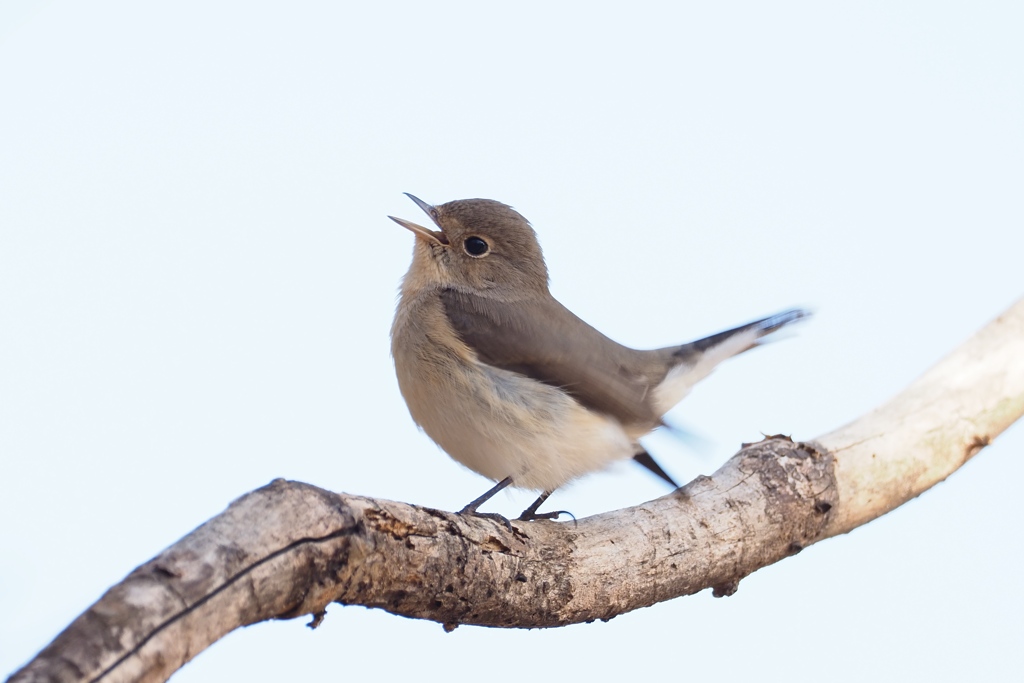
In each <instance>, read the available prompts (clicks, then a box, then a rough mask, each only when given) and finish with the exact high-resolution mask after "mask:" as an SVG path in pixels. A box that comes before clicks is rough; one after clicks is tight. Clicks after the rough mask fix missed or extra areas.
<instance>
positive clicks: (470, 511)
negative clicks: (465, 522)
mask: <svg viewBox="0 0 1024 683" xmlns="http://www.w3.org/2000/svg"><path fill="white" fill-rule="evenodd" d="M458 514H460V515H472V516H473V517H482V518H484V519H490V520H493V521H495V522H501V523H502V524H504V525H505V528H506V529H508V530H509V531H512V532H514V531H515V529H513V528H512V522H510V521H508V517H505V516H504V515H499V514H498V513H497V512H477V511H476V508H475V507H474V506H473V505H472V504H469V505H467V506H466V507H464V508H462V509H461V510H459V512H458Z"/></svg>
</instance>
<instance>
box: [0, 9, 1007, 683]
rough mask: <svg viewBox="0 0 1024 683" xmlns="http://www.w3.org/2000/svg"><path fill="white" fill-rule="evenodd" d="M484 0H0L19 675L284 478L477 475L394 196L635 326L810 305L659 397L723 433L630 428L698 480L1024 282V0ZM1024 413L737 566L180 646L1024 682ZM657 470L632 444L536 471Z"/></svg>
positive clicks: (620, 328) (505, 667)
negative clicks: (507, 226)
mask: <svg viewBox="0 0 1024 683" xmlns="http://www.w3.org/2000/svg"><path fill="white" fill-rule="evenodd" d="M498 7H499V6H498V5H484V4H481V3H469V2H467V3H450V2H435V3H337V2H335V3H330V2H289V3H283V2H281V3H270V2H228V1H226V0H223V1H222V0H206V1H205V2H194V1H184V0H179V1H177V2H147V3H139V2H126V1H125V2H108V1H101V0H97V1H94V2H89V3H83V2H69V1H58V0H52V1H49V2H43V1H38V2H24V1H20V0H19V1H14V0H2V1H0V482H2V483H3V495H2V496H0V547H3V548H4V550H3V552H2V553H0V606H2V609H0V674H3V675H7V674H9V673H11V672H13V671H14V670H15V669H16V668H18V667H19V666H21V665H22V664H23V663H24V662H25V661H27V660H28V659H29V658H30V657H32V656H33V655H34V654H35V653H36V652H37V651H38V650H40V649H41V648H42V647H44V646H45V645H46V644H47V643H48V642H49V641H50V640H51V639H52V638H53V637H54V636H56V635H57V633H58V632H59V631H60V630H61V629H62V628H64V627H65V626H66V625H67V624H68V623H69V622H70V621H71V620H72V619H73V618H74V617H75V616H76V615H78V614H79V613H80V612H81V611H82V610H84V609H85V608H86V607H88V606H89V605H90V604H91V603H92V602H93V601H95V600H96V599H97V598H98V597H99V596H100V595H101V594H102V593H103V592H104V591H105V590H106V589H107V588H108V587H109V586H111V585H112V584H114V583H116V582H117V581H119V580H120V579H121V578H122V577H124V576H125V575H126V574H127V573H128V572H130V571H131V570H132V569H133V568H134V567H135V566H137V565H138V564H140V563H142V562H144V561H145V560H147V559H149V558H150V557H151V556H153V555H154V554H156V553H157V552H159V551H160V550H161V549H163V548H164V547H166V546H168V545H170V544H171V543H173V542H175V541H176V540H177V539H179V538H180V537H182V536H183V535H185V534H186V533H188V532H189V531H190V530H191V529H193V528H194V527H195V526H197V525H198V524H200V523H202V522H203V521H204V520H206V519H207V518H209V517H211V516H213V515H215V514H217V513H218V512H220V511H222V510H223V509H224V508H225V507H226V505H227V504H228V503H229V502H230V501H232V500H233V499H235V498H236V497H238V496H239V495H241V494H243V493H245V492H246V491H249V490H251V489H253V488H256V487H259V486H261V485H263V484H266V483H267V482H269V481H270V480H272V479H274V478H275V477H287V478H291V479H297V480H301V481H306V482H309V483H312V484H316V485H318V486H321V487H324V488H328V489H332V490H336V491H346V492H349V493H354V494H365V495H372V496H378V497H382V498H390V499H395V500H403V501H407V502H410V503H417V504H423V505H430V506H434V507H439V508H443V509H448V510H454V509H459V508H460V507H462V506H463V505H464V504H465V503H467V502H468V501H469V500H471V499H472V498H475V497H476V496H477V495H479V494H480V493H482V492H483V491H484V490H485V489H486V488H488V486H489V485H490V482H488V481H486V480H484V479H483V478H481V477H479V476H477V475H475V474H473V473H472V472H469V471H467V470H465V469H463V468H462V467H461V466H459V465H458V464H456V463H455V462H453V461H452V460H450V459H449V458H448V457H447V456H446V455H444V453H442V452H441V451H439V450H438V449H437V448H436V447H435V446H434V445H433V444H432V443H431V442H430V440H429V439H428V438H427V437H426V436H425V435H423V434H422V433H420V432H418V431H417V429H416V427H415V425H414V424H413V423H412V421H411V419H410V418H409V415H408V412H407V411H406V408H405V405H404V404H403V402H402V399H401V396H400V395H399V393H398V389H397V385H396V382H395V378H394V370H393V367H392V364H391V359H390V357H389V341H388V331H389V327H390V323H391V316H392V314H393V312H394V304H395V296H396V290H397V287H398V283H399V280H400V278H401V276H402V274H403V273H404V272H405V269H406V268H407V267H408V263H409V260H410V256H411V250H412V241H413V237H412V235H411V234H409V233H408V232H407V231H405V230H402V229H401V228H399V227H398V226H396V225H395V224H394V223H392V222H391V221H389V220H388V219H387V218H386V215H387V214H392V215H396V216H401V217H406V218H409V219H412V220H417V221H418V220H420V219H421V215H420V213H419V211H418V209H416V207H415V206H414V205H413V204H412V203H411V202H409V201H408V200H407V199H406V198H405V197H404V196H403V195H402V192H412V193H414V194H416V195H418V196H420V197H422V198H423V199H425V200H427V201H429V202H434V203H440V202H444V201H448V200H451V199H458V198H466V197H488V198H492V199H498V200H501V201H504V202H506V203H509V204H512V205H514V206H515V207H516V208H517V209H518V210H519V211H520V212H521V213H523V214H524V215H525V216H526V217H527V218H529V219H530V220H531V221H532V223H533V225H534V227H535V228H536V230H537V232H538V235H539V237H540V241H541V244H542V246H543V247H544V250H545V254H546V256H547V261H548V267H549V270H550V272H551V275H552V282H551V284H552V291H553V292H554V294H555V296H556V297H558V298H559V299H560V300H561V301H562V302H563V303H565V304H566V305H567V306H569V307H570V308H571V309H573V310H574V311H575V312H576V313H577V314H579V315H580V316H582V317H583V318H584V319H586V320H588V321H589V322H591V323H592V324H594V325H595V326H596V327H598V328H599V329H601V330H602V331H603V332H605V333H606V334H608V335H609V336H611V337H613V338H615V339H617V340H619V341H622V342H624V343H628V344H632V345H635V346H659V345H666V344H670V343H678V342H683V341H687V340H690V339H693V338H696V337H700V336H704V335H707V334H711V333H713V332H717V331H719V330H721V329H723V328H726V327H729V326H732V325H735V324H738V323H743V322H746V321H749V320H751V319H753V318H756V317H759V316H763V315H767V314H771V313H774V312H776V311H778V310H782V309H784V308H788V307H791V306H796V305H801V306H809V307H811V308H813V309H814V310H815V311H816V316H815V317H814V319H812V320H811V321H810V322H808V323H807V324H805V325H801V326H800V327H799V329H795V330H794V331H793V333H791V334H789V335H787V337H788V338H787V339H785V340H783V341H780V342H779V343H777V344H771V345H769V346H768V347H767V348H765V349H762V350H758V351H756V352H753V353H750V354H747V355H746V356H744V357H742V358H740V359H736V360H734V361H731V362H730V363H729V364H728V365H727V366H725V367H723V368H721V369H720V370H719V371H717V372H716V373H714V374H713V375H712V376H711V377H710V378H708V379H707V380H706V381H705V382H704V383H703V384H702V385H700V387H699V388H698V389H697V390H696V391H695V392H694V393H693V394H692V395H691V396H690V397H689V398H688V399H687V400H686V401H684V402H683V404H681V406H680V407H679V408H677V409H676V410H675V411H674V412H673V413H672V417H673V419H675V420H676V421H677V422H679V423H681V424H683V425H685V426H686V427H687V428H688V429H690V430H692V431H695V432H697V433H698V434H700V435H701V436H702V437H703V438H704V439H706V440H707V441H708V442H709V443H710V446H709V447H708V448H707V449H706V452H703V453H695V452H693V451H692V450H690V449H688V448H687V447H686V446H685V445H683V444H680V443H678V442H676V441H674V440H673V439H672V438H671V437H665V436H662V435H655V436H654V437H652V438H651V439H650V440H649V441H648V445H649V447H650V448H651V450H652V452H653V453H654V454H655V457H657V458H658V460H659V461H660V462H661V463H662V464H663V465H664V466H665V468H666V469H668V470H669V471H670V472H671V473H672V474H673V475H674V476H676V477H677V478H678V479H682V480H689V479H692V478H693V477H695V476H696V475H698V474H702V473H704V474H708V473H711V472H713V471H714V470H715V469H717V468H718V466H720V465H721V464H722V463H723V462H724V461H725V460H726V459H727V458H728V456H729V455H730V454H732V453H733V452H734V451H735V450H736V448H737V447H738V446H739V444H740V443H741V442H744V441H753V440H756V439H757V438H759V435H760V434H761V433H762V432H764V433H770V434H772V433H786V434H792V435H793V437H794V438H796V439H812V438H815V437H817V436H820V435H822V434H824V433H826V432H828V431H830V430H831V429H833V428H835V427H837V426H839V425H841V424H843V423H845V422H847V421H849V420H851V419H854V418H856V417H857V416H858V415H860V414H862V413H863V412H865V411H867V410H870V409H871V408H873V407H874V406H876V405H878V404H879V403H881V402H883V401H884V400H886V399H887V398H889V397H890V396H892V395H893V394H895V393H896V392H897V391H899V390H900V389H901V388H903V387H904V386H905V385H906V384H907V383H909V382H910V381H911V380H912V379H913V378H914V377H916V376H917V375H919V374H920V373H921V372H923V371H924V370H925V369H927V368H928V367H929V366H930V365H932V364H933V363H934V362H936V361H937V360H938V359H939V358H941V357H942V356H943V355H944V354H946V353H947V352H949V351H951V350H952V349H953V348H955V347H956V346H957V345H958V344H959V343H960V342H962V341H963V340H964V339H966V338H967V337H968V336H970V335H971V334H972V333H973V332H974V331H975V330H977V329H978V328H979V327H981V326H982V325H984V324H985V323H986V322H988V321H989V320H991V319H992V318H993V317H995V316H996V315H998V314H999V313H1000V312H1001V311H1002V310H1004V309H1005V308H1006V307H1008V306H1009V305H1010V303H1011V302H1013V301H1014V300H1015V299H1017V298H1018V297H1020V296H1021V295H1022V294H1024V265H1022V262H1024V202H1022V196H1024V193H1022V188H1024V41H1022V40H1021V36H1022V35H1024V5H1021V4H1020V3H1013V2H1003V3H995V2H990V3H978V2H959V3H952V2H946V3H935V2H920V3H909V2H903V3H892V2H864V3H856V4H853V3H847V4H843V5H840V4H839V3H815V2H808V3H631V4H629V5H625V4H607V3H600V2H591V3H528V2H527V3H524V2H520V3H515V4H505V5H501V6H500V7H501V8H500V9H499V8H498ZM1022 450H1024V428H1022V427H1021V426H1020V425H1017V426H1016V427H1014V428H1012V429H1011V430H1010V431H1008V432H1007V433H1006V434H1004V435H1003V436H1002V437H1001V438H1000V439H998V440H997V441H996V442H995V444H994V445H993V446H992V447H990V448H988V449H986V450H984V451H982V453H981V454H980V455H979V456H978V457H977V458H976V459H975V460H974V461H972V462H970V463H969V464H968V465H967V466H966V467H964V468H963V469H962V470H961V471H959V472H957V473H956V474H955V475H953V476H952V477H951V478H950V479H949V480H948V481H947V482H945V483H943V484H940V485H939V486H938V487H936V488H935V489H933V490H932V491H929V492H927V493H925V494H924V495H923V496H921V497H920V498H918V499H917V500H914V501H912V502H911V503H909V504H907V505H906V506H904V507H903V508H901V509H899V510H897V511H895V512H893V513H891V514H889V515H887V516H886V517H884V518H882V519H880V520H878V521H876V522H873V523H871V524H870V525H868V526H866V527H863V528H861V529H858V530H856V531H854V532H853V533H851V534H849V535H848V536H845V537H842V538H836V539H832V540H829V541H826V542H824V543H821V544H819V545H817V546H813V547H811V548H809V549H807V550H805V551H804V552H803V553H801V554H800V555H799V556H797V557H794V558H791V559H787V560H785V561H784V562H782V563H780V564H777V565H775V566H773V567H770V568H767V569H765V570H762V571H760V572H758V573H756V574H754V575H753V576H751V577H749V578H747V579H746V580H744V581H743V582H742V583H741V584H740V588H739V591H738V592H737V593H736V594H735V595H734V596H732V597H730V598H727V599H720V600H718V599H713V598H712V597H711V595H710V592H704V593H701V594H700V595H697V596H694V597H689V598H682V599H678V600H673V601H670V602H667V603H663V604H660V605H657V606H655V607H652V608H649V609H644V610H639V611H637V612H634V613H631V614H628V615H624V616H621V617H618V618H616V619H614V620H612V621H611V622H609V623H595V624H589V625H581V626H574V627H569V628H564V629H556V630H544V631H505V630H495V629H483V628H475V627H461V628H459V629H457V630H456V631H455V632H454V633H451V634H446V633H444V632H443V630H442V628H441V626H439V625H437V624H434V623H431V622H420V621H412V620H408V619H404V618H400V617H395V616H392V615H389V614H386V613H384V612H381V611H370V610H365V609H363V608H358V607H348V608H345V607H341V606H338V605H335V606H332V607H331V608H330V610H329V612H328V615H327V619H326V620H325V622H324V624H323V626H322V627H321V628H320V629H318V630H317V631H315V632H311V631H310V630H309V629H307V628H305V626H304V624H305V622H306V621H307V620H306V619H302V620H294V621H289V622H276V623H269V624H261V625H258V626H255V627H252V628H248V629H245V630H242V631H238V632H235V633H233V634H232V635H230V636H229V637H227V638H226V639H225V640H223V641H221V642H220V643H217V644H216V645H214V646H213V647H212V648H211V649H210V650H208V651H206V652H204V653H203V654H202V655H200V656H199V657H198V658H197V659H196V660H195V661H193V662H192V663H191V664H189V665H187V666H186V667H185V668H184V669H183V670H182V671H181V672H180V673H179V674H178V675H177V676H176V678H175V680H176V681H182V682H186V681H187V682H191V683H197V682H206V681H225V680H251V681H277V680H303V679H312V678H313V677H317V678H320V679H324V680H336V679H342V678H352V679H355V680H360V679H369V678H371V677H372V678H373V679H375V680H404V679H410V680H417V681H422V682H424V683H429V682H433V681H445V682H448V681H451V680H453V679H454V680H460V679H462V678H469V677H472V680H479V681H486V682H487V683H500V682H504V681H509V682H515V683H523V682H524V681H534V680H537V681H568V680H580V679H590V680H614V679H623V678H627V677H628V678H630V679H642V678H644V677H648V676H650V677H651V678H652V679H653V680H674V679H681V680H706V679H707V678H709V677H712V676H714V677H715V679H716V680H761V681H775V680H779V681H804V680H806V681H821V680H829V681H833V682H834V681H863V680H865V679H868V678H869V679H870V680H875V681H888V680H894V681H895V680H910V679H915V680H923V679H926V680H930V681H947V680H948V681H958V680H962V679H963V678H964V677H966V676H968V675H971V676H972V677H974V678H975V679H976V680H1007V679H1009V678H1011V677H1014V676H1019V672H1020V671H1021V670H1022V669H1024V661H1022V660H1024V654H1022V649H1021V647H1020V643H1021V642H1022V640H1024V583H1022V582H1021V581H1020V578H1021V573H1020V572H1021V569H1020V568H1021V566H1022V564H1024V542H1022V540H1021V534H1020V532H1019V529H1020V528H1021V526H1022V525H1024V511H1022V509H1021V505H1020V502H1019V501H1020V493H1019V489H1020V483H1019V482H1021V481H1022V480H1024V459H1022V457H1021V455H1022ZM665 493H667V490H666V487H665V486H664V485H663V484H662V483H660V482H659V481H658V480H657V479H655V478H654V477H653V476H651V475H649V474H647V473H646V472H645V471H644V470H642V469H640V468H639V467H636V466H633V465H631V464H628V463H626V464H622V465H620V466H617V467H615V468H613V469H612V470H610V471H609V472H607V473H602V474H599V475H594V476H590V477H588V478H585V479H583V480H581V481H579V482H577V483H576V484H574V485H573V486H572V487H571V488H569V489H567V490H565V491H559V492H557V493H556V494H555V496H553V497H552V500H551V503H549V505H550V506H551V507H552V508H564V509H568V510H571V511H573V512H574V513H575V514H576V515H577V516H579V517H583V516H586V515H589V514H593V513H596V512H601V511H606V510H611V509H615V508H618V507H624V506H628V505H633V504H637V503H640V502H643V501H645V500H648V499H650V498H653V497H657V496H660V495H664V494H665ZM531 499H532V496H531V494H529V493H517V494H509V495H505V494H502V495H500V496H498V497H497V498H496V499H495V500H494V501H493V502H492V503H491V504H490V506H489V507H490V509H492V510H497V511H501V512H504V513H506V514H510V515H514V514H518V512H519V511H520V510H521V509H522V508H523V507H525V506H526V504H528V503H529V502H530V500H531ZM655 677H657V678H655Z"/></svg>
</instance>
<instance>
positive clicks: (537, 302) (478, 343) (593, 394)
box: [441, 289, 668, 429]
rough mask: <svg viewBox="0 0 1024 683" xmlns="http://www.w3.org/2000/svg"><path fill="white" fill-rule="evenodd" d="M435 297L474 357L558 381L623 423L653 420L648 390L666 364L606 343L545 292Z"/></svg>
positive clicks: (448, 293) (554, 383)
mask: <svg viewBox="0 0 1024 683" xmlns="http://www.w3.org/2000/svg"><path fill="white" fill-rule="evenodd" d="M441 300H442V302H443V304H444V309H445V313H446V314H447V316H448V319H449V320H450V321H451V323H452V327H454V328H455V330H456V332H457V333H458V335H459V337H460V338H461V339H462V340H463V342H465V343H466V345H467V346H469V347H470V348H471V349H473V351H475V352H476V354H477V356H478V358H479V359H480V360H481V361H483V362H485V363H487V364H489V365H492V366H495V367H498V368H502V369H505V370H510V371H512V372H517V373H520V374H522V375H525V376H527V377H530V378H532V379H535V380H537V381H539V382H543V383H545V384H549V385H552V386H556V387H559V388H561V389H563V390H564V391H565V392H567V393H568V394H570V395H571V396H573V397H574V398H575V399H576V400H577V401H579V402H580V403H581V404H582V405H584V406H586V407H588V408H591V409H592V410H596V411H599V412H602V413H605V414H607V415H611V416H613V417H615V418H616V419H618V420H619V421H621V422H623V423H624V424H637V425H644V426H646V428H648V429H650V428H652V427H654V426H655V425H656V424H657V422H658V417H659V416H658V415H656V414H655V412H654V407H653V404H652V402H651V397H650V396H649V394H650V392H651V389H652V387H654V386H656V385H657V384H658V383H659V382H661V380H662V379H664V377H665V373H666V372H667V370H668V367H667V364H666V363H665V362H664V360H660V356H658V357H655V356H652V355H651V354H652V353H655V352H649V351H637V350H634V349H630V348H628V347H625V346H622V345H621V344H618V343H616V342H614V341H612V340H611V339H609V338H608V337H606V336H604V335H603V334H601V333H600V332H598V331H597V330H595V329H594V328H593V327H591V326H590V325H588V324H587V323H585V322H584V321H583V320H580V319H579V318H578V317H576V316H575V315H573V313H572V312H571V311H569V309H567V308H565V307H564V306H562V305H561V304H560V303H558V301H556V300H555V299H554V298H552V297H550V296H545V297H543V298H535V299H530V300H529V301H527V302H522V301H520V302H511V303H509V302H503V301H497V300H495V299H489V298H484V297H481V296H479V295H476V294H472V293H468V292H462V291H457V290H454V289H446V290H443V291H442V292H441Z"/></svg>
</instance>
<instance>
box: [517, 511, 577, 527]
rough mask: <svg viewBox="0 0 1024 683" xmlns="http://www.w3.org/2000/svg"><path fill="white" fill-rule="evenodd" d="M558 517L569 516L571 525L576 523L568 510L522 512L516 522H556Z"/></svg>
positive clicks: (574, 517)
mask: <svg viewBox="0 0 1024 683" xmlns="http://www.w3.org/2000/svg"><path fill="white" fill-rule="evenodd" d="M560 515H569V516H570V517H572V521H573V524H575V523H576V515H574V514H572V513H571V512H569V511H568V510H555V511H554V512H537V511H536V510H529V509H527V510H524V511H523V514H521V515H519V516H518V517H516V521H517V522H534V521H536V520H538V519H550V520H556V519H558V517H559V516H560Z"/></svg>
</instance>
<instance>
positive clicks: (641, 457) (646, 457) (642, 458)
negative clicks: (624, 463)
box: [633, 451, 679, 489]
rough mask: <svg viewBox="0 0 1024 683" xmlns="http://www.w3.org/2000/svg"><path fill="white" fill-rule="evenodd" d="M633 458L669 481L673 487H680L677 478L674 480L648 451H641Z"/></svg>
mask: <svg viewBox="0 0 1024 683" xmlns="http://www.w3.org/2000/svg"><path fill="white" fill-rule="evenodd" d="M633 460H635V461H636V462H637V463H639V464H641V465H643V466H644V467H646V468H647V469H648V470H650V471H651V472H653V473H654V474H656V475H658V476H659V477H661V478H662V479H664V480H665V481H667V482H668V483H669V484H670V485H671V486H672V488H674V489H677V488H679V484H677V483H676V482H675V480H673V479H672V477H670V476H669V475H668V473H667V472H666V471H665V470H663V469H661V465H659V464H658V463H657V462H656V461H655V460H654V458H652V457H651V454H650V453H648V452H647V451H640V452H639V453H637V454H636V455H634V456H633Z"/></svg>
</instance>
